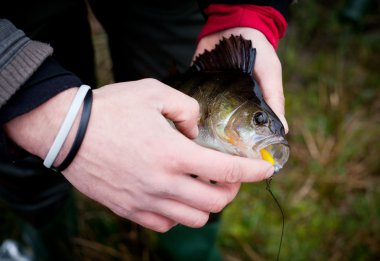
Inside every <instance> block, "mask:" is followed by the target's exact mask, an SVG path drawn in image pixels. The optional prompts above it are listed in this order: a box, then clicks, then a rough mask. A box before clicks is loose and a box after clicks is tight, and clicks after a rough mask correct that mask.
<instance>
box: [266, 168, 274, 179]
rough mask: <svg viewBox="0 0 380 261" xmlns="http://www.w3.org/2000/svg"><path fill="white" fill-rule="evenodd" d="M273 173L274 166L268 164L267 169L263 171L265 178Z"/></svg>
mask: <svg viewBox="0 0 380 261" xmlns="http://www.w3.org/2000/svg"><path fill="white" fill-rule="evenodd" d="M273 174H274V167H273V166H270V167H269V168H268V170H267V171H266V172H265V178H266V179H268V178H270V177H272V176H273Z"/></svg>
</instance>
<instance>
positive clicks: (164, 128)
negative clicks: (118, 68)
mask: <svg viewBox="0 0 380 261" xmlns="http://www.w3.org/2000/svg"><path fill="white" fill-rule="evenodd" d="M64 96H65V95H64V94H62V95H61V94H60V95H57V97H54V98H52V99H51V100H49V101H48V102H46V103H45V104H43V105H42V106H40V107H39V108H37V109H35V110H33V111H32V112H29V113H27V114H24V115H22V116H20V117H17V118H15V119H13V120H12V121H10V122H9V123H7V124H6V132H7V133H8V135H9V136H10V137H11V138H12V139H14V140H15V141H16V142H17V143H18V144H19V145H20V146H22V147H24V148H26V149H29V151H31V152H35V154H37V155H39V156H40V157H42V158H44V157H45V155H46V153H47V150H48V148H49V146H50V145H51V143H52V141H51V140H52V139H54V135H55V133H56V129H58V128H59V125H60V121H61V120H62V118H63V117H64V115H62V118H60V117H55V118H58V119H59V120H55V119H54V118H53V119H51V122H52V123H51V124H53V125H54V126H53V127H52V128H45V129H43V130H42V132H45V133H41V125H39V124H38V121H39V120H41V117H42V120H43V122H46V117H50V118H52V115H53V117H54V115H56V114H54V110H56V111H57V113H58V115H59V113H61V112H60V111H62V108H60V107H59V106H58V105H57V104H62V103H63V102H66V103H70V101H68V98H67V97H66V98H65V97H64ZM58 99H60V100H58ZM198 110H199V108H198V103H197V102H196V101H195V100H194V99H193V98H190V97H188V96H186V95H185V94H183V93H181V92H179V91H176V90H174V89H172V88H170V87H168V86H166V85H164V84H162V83H161V82H158V81H156V80H153V79H144V80H140V81H135V82H127V83H118V84H111V85H108V86H105V87H102V88H100V89H97V90H95V91H94V101H93V108H92V113H91V118H90V122H89V126H88V129H87V133H86V136H85V139H84V141H83V143H82V146H81V148H80V150H79V152H78V154H77V156H76V158H75V159H74V161H73V162H72V163H71V165H70V166H69V167H68V168H67V169H66V170H65V171H64V172H63V175H64V176H65V177H66V178H67V179H68V180H69V181H70V182H71V183H72V184H73V186H74V187H76V188H77V189H78V190H79V191H81V192H82V193H84V194H85V195H87V196H88V197H90V198H92V199H94V200H96V201H98V202H100V203H101V204H103V205H105V206H106V207H108V208H110V209H111V210H112V211H113V212H115V213H116V214H118V215H120V216H122V217H124V218H127V219H130V220H132V221H134V222H136V223H138V224H141V225H143V226H145V227H147V228H150V229H152V230H155V231H159V232H165V231H167V230H169V229H170V228H171V227H173V226H174V225H176V224H177V223H181V224H183V225H186V226H190V227H201V226H203V225H204V224H205V223H206V222H207V220H208V216H209V213H210V212H219V211H221V210H222V209H223V208H224V207H225V206H226V205H227V204H228V203H229V202H231V200H232V199H233V198H234V197H235V196H236V194H237V192H238V190H239V187H240V183H241V182H256V181H260V180H263V179H266V178H268V177H269V176H270V175H271V174H272V173H273V167H272V166H271V165H270V164H269V163H267V162H265V161H263V160H252V159H247V158H242V157H238V156H231V155H227V154H224V153H221V152H217V151H214V150H210V149H207V148H203V147H201V146H199V145H197V144H196V143H194V142H193V141H191V139H193V138H195V137H196V136H197V133H198V129H197V120H198V113H199V111H198ZM61 114H62V113H61ZM44 117H45V118H44ZM167 119H170V120H172V121H173V122H174V123H175V125H176V127H177V129H178V130H179V131H180V132H179V131H177V130H175V129H173V128H172V127H171V126H170V124H169V123H168V121H167ZM31 121H32V122H33V124H30V123H31ZM48 122H50V121H48ZM34 126H38V128H36V129H35V130H34V131H35V132H33V128H34ZM23 128H28V131H27V133H28V135H26V136H28V137H27V139H26V140H25V139H24V138H23V137H25V136H24V135H17V134H18V133H20V131H21V132H22V130H23ZM31 128H32V129H31ZM52 130H53V131H52ZM74 130H75V128H74ZM38 131H39V132H40V133H38ZM47 131H48V132H49V133H46V132H47ZM25 132H26V131H25ZM74 132H75V131H74ZM31 133H33V134H31ZM184 135H185V136H187V137H185V136H184ZM51 136H52V137H51ZM41 137H51V138H45V139H44V140H47V141H49V142H48V143H49V144H50V145H49V146H39V148H41V147H44V149H43V150H42V151H41V149H37V150H36V149H34V148H36V147H35V146H38V145H40V144H39V143H40V142H41ZM72 138H73V135H72V134H70V136H69V140H70V139H72ZM189 138H190V139H189ZM67 144H68V145H67ZM70 145H71V141H68V142H66V143H65V146H64V151H67V149H68V148H69V147H70ZM65 155H66V154H65V153H64V152H63V153H60V156H59V158H58V159H57V161H56V163H55V164H54V165H58V164H59V162H60V161H61V160H62V159H63V157H64V156H65ZM190 174H194V175H197V176H199V177H200V179H194V178H192V177H191V176H190ZM204 180H214V181H217V184H210V183H209V182H206V181H204Z"/></svg>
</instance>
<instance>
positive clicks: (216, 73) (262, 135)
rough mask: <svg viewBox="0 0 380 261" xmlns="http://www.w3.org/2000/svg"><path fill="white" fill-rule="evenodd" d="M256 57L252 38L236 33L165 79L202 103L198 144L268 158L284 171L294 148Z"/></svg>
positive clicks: (243, 155)
mask: <svg viewBox="0 0 380 261" xmlns="http://www.w3.org/2000/svg"><path fill="white" fill-rule="evenodd" d="M255 58H256V49H255V48H253V47H252V43H251V41H248V40H245V39H244V38H243V37H242V36H234V35H231V37H229V38H228V39H226V38H223V39H222V40H221V41H220V42H219V44H217V45H216V46H215V48H214V49H213V50H211V51H205V52H204V53H203V54H201V55H199V56H198V57H197V58H196V59H195V61H194V63H193V64H192V66H191V67H190V68H189V70H188V71H186V72H185V73H183V74H179V75H176V76H174V77H171V78H169V79H167V80H166V81H165V83H167V84H168V85H170V86H172V87H174V88H176V89H178V90H180V91H182V92H184V93H186V94H187V95H189V96H191V97H193V98H195V99H196V100H197V101H198V103H199V105H200V118H199V122H198V126H199V135H198V137H197V138H196V139H195V142H197V143H198V144H200V145H202V146H205V147H208V148H212V149H215V150H218V151H221V152H225V153H229V154H232V155H239V156H242V157H248V158H254V159H257V158H262V159H264V160H266V161H268V162H270V163H271V164H272V165H273V166H274V168H275V172H278V171H279V170H280V169H281V168H282V167H283V166H284V165H285V163H286V162H287V160H288V158H289V153H290V148H289V144H288V142H287V140H286V139H285V130H284V126H283V125H282V123H281V121H280V120H279V118H278V117H277V116H276V114H275V113H274V112H273V111H272V109H271V108H270V107H269V106H268V104H267V103H266V102H265V100H264V98H263V95H262V92H261V89H260V86H259V85H258V84H257V82H256V81H255V79H254V77H253V68H254V64H255ZM270 69H271V68H268V70H270Z"/></svg>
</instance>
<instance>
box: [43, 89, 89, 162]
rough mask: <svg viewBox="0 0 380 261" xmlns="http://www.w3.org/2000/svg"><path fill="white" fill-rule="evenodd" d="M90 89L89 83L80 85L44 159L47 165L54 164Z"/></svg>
mask: <svg viewBox="0 0 380 261" xmlns="http://www.w3.org/2000/svg"><path fill="white" fill-rule="evenodd" d="M90 89H91V88H90V86H87V85H82V86H81V87H79V90H78V91H77V93H76V95H75V98H74V100H73V102H72V103H71V106H70V109H69V112H68V113H67V115H66V117H65V119H64V121H63V123H62V125H61V128H60V129H59V131H58V134H57V136H56V137H55V140H54V142H53V145H52V146H51V148H50V150H49V152H48V154H47V155H46V158H45V160H44V166H45V167H47V168H50V167H51V166H52V165H53V163H54V161H55V159H56V158H57V156H58V153H59V151H60V150H61V148H62V146H63V143H65V140H66V138H67V136H68V135H69V132H70V129H71V127H72V126H73V124H74V121H75V118H76V117H77V114H78V112H79V109H80V107H81V106H82V103H83V100H84V97H85V96H86V93H87V92H88V91H89V90H90Z"/></svg>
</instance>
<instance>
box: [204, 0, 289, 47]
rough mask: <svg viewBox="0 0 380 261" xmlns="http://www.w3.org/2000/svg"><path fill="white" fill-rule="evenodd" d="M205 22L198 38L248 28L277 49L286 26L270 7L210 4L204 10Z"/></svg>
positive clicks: (283, 20) (278, 13)
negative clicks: (261, 34)
mask: <svg viewBox="0 0 380 261" xmlns="http://www.w3.org/2000/svg"><path fill="white" fill-rule="evenodd" d="M204 13H205V14H206V15H207V17H208V18H207V22H206V24H205V26H204V27H203V28H202V31H201V33H200V34H199V36H198V39H197V40H198V41H199V40H200V39H202V38H203V37H204V36H206V35H209V34H212V33H215V32H218V31H221V30H225V29H229V28H233V27H250V28H254V29H257V30H259V31H260V32H262V33H263V34H264V35H265V36H266V38H267V39H268V41H269V42H270V43H271V44H272V46H273V47H274V48H275V49H277V44H278V41H279V40H280V39H281V38H282V37H283V36H284V35H285V30H286V27H287V25H288V23H287V22H286V20H285V18H284V17H283V15H282V14H281V13H280V12H279V11H277V10H276V9H274V8H273V7H271V6H258V5H228V4H211V5H209V6H208V7H207V8H206V9H205V10H204Z"/></svg>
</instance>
